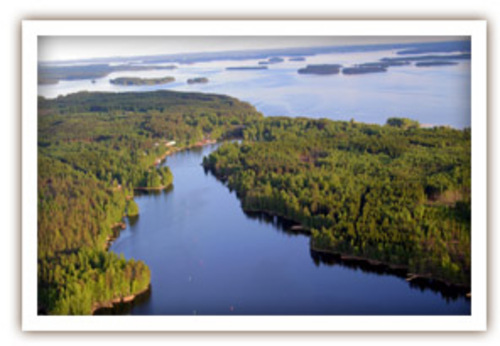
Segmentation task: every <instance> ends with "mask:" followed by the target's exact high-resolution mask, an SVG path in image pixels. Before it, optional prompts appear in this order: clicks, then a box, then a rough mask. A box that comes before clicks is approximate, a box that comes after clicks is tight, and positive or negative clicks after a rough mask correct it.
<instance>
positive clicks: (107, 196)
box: [38, 91, 262, 315]
mask: <svg viewBox="0 0 500 346" xmlns="http://www.w3.org/2000/svg"><path fill="white" fill-rule="evenodd" d="M261 117H262V115H261V114H260V113H258V112H257V111H256V110H255V109H254V108H253V107H252V106H250V105H249V104H246V103H243V102H240V101H238V100H236V99H234V98H231V97H227V96H219V95H209V94H198V93H178V92H172V91H155V92H146V93H88V92H81V93H77V94H72V95H68V96H64V97H58V98H56V99H45V98H41V97H40V98H39V99H38V310H39V313H40V314H56V315H67V314H91V313H93V312H94V311H95V310H96V309H97V308H99V307H100V306H103V305H105V304H107V303H109V302H111V301H120V300H121V299H124V298H127V297H130V296H134V295H137V294H140V293H141V292H144V291H145V290H147V289H148V287H149V284H150V277H151V273H150V271H149V268H148V267H147V264H146V263H143V262H141V261H135V260H133V259H129V260H126V259H124V258H123V257H122V256H119V255H117V254H115V253H112V252H108V251H106V248H107V245H108V242H109V241H110V240H111V239H112V238H113V237H114V233H115V232H118V231H119V229H120V228H121V227H122V225H123V218H124V217H125V216H127V215H128V216H137V215H138V214H140V210H139V209H138V207H137V204H136V203H135V202H134V200H133V198H134V190H136V189H137V188H144V189H147V188H152V189H157V188H165V187H167V186H169V185H171V184H172V183H173V181H174V177H173V176H172V173H171V172H170V170H169V168H168V167H167V166H162V165H160V164H159V163H160V161H161V158H164V157H165V156H166V155H168V154H169V153H171V152H173V151H174V150H181V149H183V148H187V147H189V146H192V145H195V144H196V143H197V142H199V141H203V140H206V139H212V140H214V139H215V140H217V139H224V138H231V137H234V136H240V135H241V132H242V129H243V128H244V127H245V126H248V125H249V124H251V123H252V122H254V121H256V120H257V119H260V118H261ZM174 141H175V146H173V147H172V146H171V143H173V142H174Z"/></svg>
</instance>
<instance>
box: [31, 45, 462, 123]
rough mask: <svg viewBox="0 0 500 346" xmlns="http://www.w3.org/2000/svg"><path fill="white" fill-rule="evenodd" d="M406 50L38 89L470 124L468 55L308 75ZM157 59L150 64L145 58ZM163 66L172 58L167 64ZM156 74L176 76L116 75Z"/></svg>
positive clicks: (212, 65) (373, 119)
mask: <svg viewBox="0 0 500 346" xmlns="http://www.w3.org/2000/svg"><path fill="white" fill-rule="evenodd" d="M396 56H397V57H401V56H400V55H396V51H392V50H391V51H378V52H363V53H335V54H321V55H316V56H309V57H307V58H306V61H289V60H288V59H286V58H285V61H284V62H282V63H277V64H271V65H269V66H268V69H267V70H247V71H242V70H235V71H227V70H226V67H234V66H257V64H258V61H259V60H240V61H234V60H226V61H213V62H198V63H194V64H180V65H179V64H177V66H178V68H177V69H175V70H152V71H134V72H132V71H130V72H128V71H121V72H115V73H111V74H109V75H108V76H106V77H103V78H98V79H96V80H95V83H92V82H91V81H90V80H78V81H60V82H59V83H58V84H55V85H42V86H39V88H38V94H39V95H40V96H44V97H48V98H53V97H57V96H58V95H66V94H69V93H74V92H78V91H113V92H123V91H148V90H157V89H168V90H178V91H199V92H206V93H217V94H224V95H229V96H233V97H236V98H238V99H240V100H243V101H247V102H250V103H251V104H252V105H254V106H255V107H256V108H257V109H258V110H259V111H261V112H262V113H263V114H264V115H266V116H275V115H279V116H281V115H284V116H294V117H295V116H306V117H312V118H329V119H333V120H350V119H351V118H354V119H355V120H356V121H360V122H367V123H377V124H383V123H385V122H386V120H387V118H390V117H408V118H412V119H415V120H418V121H419V122H420V123H421V124H428V125H450V126H453V127H456V128H463V127H468V126H470V123H471V121H470V110H471V107H470V60H461V61H460V62H459V63H458V64H457V65H454V66H434V67H425V68H424V67H421V68H419V67H415V66H414V65H413V64H412V65H410V66H400V67H390V68H389V69H388V71H387V72H385V73H371V74H362V75H348V76H346V75H342V74H338V75H327V76H318V75H304V74H298V73H297V70H298V69H299V68H302V67H304V66H306V65H307V64H343V65H344V66H349V65H354V64H359V63H365V62H374V61H378V60H379V59H380V58H384V57H396ZM147 65H151V64H147ZM163 65H171V64H170V63H165V64H163ZM126 76H127V77H142V78H158V77H165V76H173V77H175V78H176V81H175V82H173V83H169V84H164V85H158V86H119V85H112V84H110V83H109V80H110V79H113V78H117V77H126ZM195 77H207V78H208V79H209V83H207V84H190V85H189V84H187V83H186V81H187V79H189V78H195Z"/></svg>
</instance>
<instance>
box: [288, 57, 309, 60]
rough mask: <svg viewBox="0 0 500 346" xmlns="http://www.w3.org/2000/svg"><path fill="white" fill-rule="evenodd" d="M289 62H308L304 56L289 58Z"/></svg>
mask: <svg viewBox="0 0 500 346" xmlns="http://www.w3.org/2000/svg"><path fill="white" fill-rule="evenodd" d="M288 61H306V58H305V57H303V56H296V57H291V58H288Z"/></svg>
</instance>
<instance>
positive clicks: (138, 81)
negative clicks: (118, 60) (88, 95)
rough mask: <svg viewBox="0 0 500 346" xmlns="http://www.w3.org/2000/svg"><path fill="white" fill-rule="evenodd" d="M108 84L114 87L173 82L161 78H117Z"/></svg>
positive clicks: (173, 80)
mask: <svg viewBox="0 0 500 346" xmlns="http://www.w3.org/2000/svg"><path fill="white" fill-rule="evenodd" d="M109 82H110V83H111V84H114V85H126V86H132V85H161V84H167V83H172V82H175V78H174V77H162V78H138V77H119V78H114V79H110V80H109Z"/></svg>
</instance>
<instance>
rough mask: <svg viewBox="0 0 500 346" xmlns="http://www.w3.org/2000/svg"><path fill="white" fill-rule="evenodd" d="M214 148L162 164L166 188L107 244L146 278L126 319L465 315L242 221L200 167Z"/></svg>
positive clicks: (261, 223)
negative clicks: (141, 267)
mask: <svg viewBox="0 0 500 346" xmlns="http://www.w3.org/2000/svg"><path fill="white" fill-rule="evenodd" d="M215 148H216V146H215V145H213V146H210V147H205V148H203V149H197V150H189V151H185V152H180V153H177V154H175V155H174V156H171V157H168V159H167V162H166V164H168V166H169V167H170V169H171V170H172V172H173V174H174V186H173V188H172V189H170V190H169V191H165V192H161V193H158V194H147V195H142V196H137V197H136V201H137V204H138V205H139V208H140V216H139V217H138V219H137V220H135V221H134V222H132V223H129V225H128V227H127V229H125V230H124V231H122V233H121V235H120V236H119V237H118V239H116V241H115V242H114V243H113V244H112V246H111V248H110V251H114V252H117V253H123V254H124V255H125V257H126V258H135V259H140V260H143V261H145V262H146V263H147V264H148V266H149V267H150V269H151V286H152V291H151V296H150V297H149V298H148V299H147V300H146V301H145V302H143V303H141V304H138V305H136V306H134V307H133V308H132V310H131V311H130V313H131V314H134V315H192V314H199V315H231V314H235V315H440V314H441V315H442V314H444V315H455V314H470V300H468V299H466V298H464V297H460V298H458V299H452V298H444V297H443V296H442V295H441V294H440V293H437V292H434V291H432V290H429V289H425V290H421V289H417V288H413V287H411V286H410V285H409V283H408V282H406V281H405V280H404V278H400V277H397V276H393V275H389V274H377V273H374V272H365V271H362V270H360V269H353V268H350V267H347V266H344V265H340V264H337V265H328V264H325V263H323V262H321V261H317V260H316V261H315V260H314V258H313V257H312V256H311V253H310V250H309V239H308V237H307V236H306V235H302V234H292V233H290V232H287V231H286V227H287V226H286V225H282V224H280V223H279V220H277V219H275V218H274V219H273V218H270V220H263V219H261V218H257V217H255V216H254V217H252V216H250V215H246V214H245V213H244V212H243V211H242V209H241V207H240V202H239V200H238V199H237V197H236V195H235V193H234V192H230V191H229V189H228V188H227V187H226V186H225V185H224V184H222V183H221V182H219V181H217V180H216V179H215V178H214V177H213V176H212V175H210V174H207V173H205V172H204V170H203V168H202V166H201V162H202V158H203V156H205V155H207V154H208V153H209V152H210V151H212V150H215Z"/></svg>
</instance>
